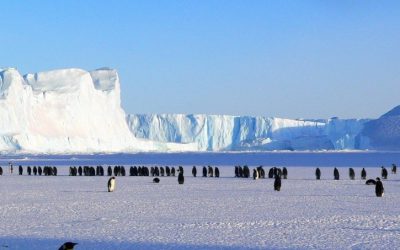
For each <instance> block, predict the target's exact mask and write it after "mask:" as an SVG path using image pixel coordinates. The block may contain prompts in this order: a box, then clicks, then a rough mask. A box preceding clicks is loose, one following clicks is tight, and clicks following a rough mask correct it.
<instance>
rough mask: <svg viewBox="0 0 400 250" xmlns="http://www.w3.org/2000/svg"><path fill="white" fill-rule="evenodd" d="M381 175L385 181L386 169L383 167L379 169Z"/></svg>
mask: <svg viewBox="0 0 400 250" xmlns="http://www.w3.org/2000/svg"><path fill="white" fill-rule="evenodd" d="M381 168H382V170H381V175H382V179H387V176H388V171H387V170H386V168H385V167H384V166H382V167H381Z"/></svg>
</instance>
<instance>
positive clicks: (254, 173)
mask: <svg viewBox="0 0 400 250" xmlns="http://www.w3.org/2000/svg"><path fill="white" fill-rule="evenodd" d="M258 178H259V175H258V171H257V169H253V180H257V179H258Z"/></svg>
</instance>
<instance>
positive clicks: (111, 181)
mask: <svg viewBox="0 0 400 250" xmlns="http://www.w3.org/2000/svg"><path fill="white" fill-rule="evenodd" d="M107 187H108V192H114V190H115V177H114V176H113V177H111V178H110V179H109V180H108V183H107Z"/></svg>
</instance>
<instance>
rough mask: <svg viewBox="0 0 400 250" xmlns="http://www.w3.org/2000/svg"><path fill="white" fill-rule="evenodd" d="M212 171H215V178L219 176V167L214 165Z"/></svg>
mask: <svg viewBox="0 0 400 250" xmlns="http://www.w3.org/2000/svg"><path fill="white" fill-rule="evenodd" d="M214 173H215V178H219V168H218V167H215V170H214Z"/></svg>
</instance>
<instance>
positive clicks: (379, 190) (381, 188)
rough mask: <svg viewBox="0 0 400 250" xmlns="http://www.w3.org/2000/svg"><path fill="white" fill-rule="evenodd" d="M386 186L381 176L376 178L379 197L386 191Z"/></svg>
mask: <svg viewBox="0 0 400 250" xmlns="http://www.w3.org/2000/svg"><path fill="white" fill-rule="evenodd" d="M384 190H385V189H384V188H383V184H382V182H381V180H380V179H379V178H376V184H375V194H376V196H377V197H382V196H383V193H384Z"/></svg>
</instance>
